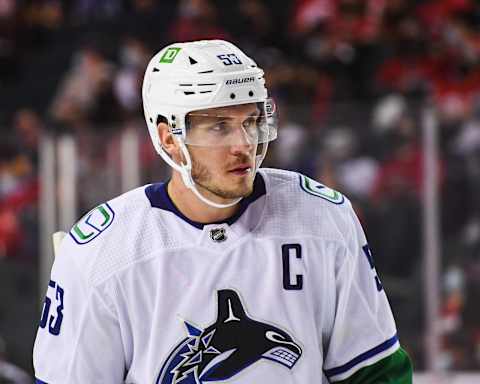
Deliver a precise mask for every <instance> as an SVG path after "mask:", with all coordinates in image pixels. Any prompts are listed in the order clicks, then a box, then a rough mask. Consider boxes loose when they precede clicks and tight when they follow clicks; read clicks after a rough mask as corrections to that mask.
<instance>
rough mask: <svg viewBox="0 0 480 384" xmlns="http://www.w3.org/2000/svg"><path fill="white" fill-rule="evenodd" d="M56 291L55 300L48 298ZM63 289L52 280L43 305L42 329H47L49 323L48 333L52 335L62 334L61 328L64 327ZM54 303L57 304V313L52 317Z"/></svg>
mask: <svg viewBox="0 0 480 384" xmlns="http://www.w3.org/2000/svg"><path fill="white" fill-rule="evenodd" d="M50 288H52V290H53V289H54V290H55V295H54V298H53V300H52V299H51V298H50V297H48V294H49V292H50V291H51V289H50ZM63 294H64V291H63V288H62V287H60V285H58V284H57V283H56V282H55V281H52V280H50V282H49V283H48V290H47V296H45V302H44V303H43V311H42V317H41V319H40V324H39V326H40V328H45V327H46V326H47V323H48V332H50V333H51V334H52V335H55V336H57V335H59V334H60V328H61V327H62V321H63V312H62V311H63ZM52 302H55V304H56V311H55V314H54V315H50V317H49V314H50V307H51V305H52Z"/></svg>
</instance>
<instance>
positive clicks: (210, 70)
mask: <svg viewBox="0 0 480 384" xmlns="http://www.w3.org/2000/svg"><path fill="white" fill-rule="evenodd" d="M203 73H213V69H209V70H208V71H201V72H198V74H199V75H201V74H203Z"/></svg>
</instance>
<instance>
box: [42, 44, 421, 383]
mask: <svg viewBox="0 0 480 384" xmlns="http://www.w3.org/2000/svg"><path fill="white" fill-rule="evenodd" d="M264 84H265V81H264V78H263V71H262V70H261V69H260V68H258V67H257V65H256V64H255V63H254V61H253V60H251V59H250V58H249V57H247V56H246V55H245V54H244V53H243V52H242V51H241V50H239V49H238V48H237V47H236V46H234V45H233V44H231V43H228V42H225V41H219V40H212V41H198V42H189V43H179V44H172V45H170V46H168V47H166V48H164V49H162V50H161V51H160V52H159V53H158V54H156V55H155V56H154V57H153V58H152V59H151V61H150V63H149V65H148V67H147V69H146V73H145V78H144V83H143V103H144V112H145V118H146V122H147V125H148V129H149V132H150V135H151V138H152V142H153V145H154V146H155V149H156V150H157V152H158V153H159V154H160V155H161V156H162V158H163V159H164V160H165V161H166V162H167V163H168V164H169V165H170V166H171V167H172V168H173V174H172V177H171V179H170V180H169V181H167V182H165V183H158V184H151V185H147V186H143V187H141V188H138V189H135V190H133V191H130V192H128V193H126V194H123V195H121V196H119V197H117V198H115V199H113V200H111V201H109V202H107V203H104V204H101V205H99V206H98V207H96V208H94V209H93V210H92V211H90V212H89V213H88V214H86V215H85V216H84V217H83V218H82V219H80V221H79V222H78V223H76V224H75V225H74V226H73V228H72V229H71V231H70V232H69V235H68V236H66V238H65V239H64V240H63V241H62V244H61V246H60V249H59V253H58V255H57V257H56V259H55V263H54V266H53V269H52V274H51V280H50V283H49V285H48V289H47V295H46V299H45V304H44V307H43V313H42V315H41V319H40V327H39V330H38V335H37V339H36V342H35V347H34V367H35V373H36V377H37V383H49V384H65V383H68V384H80V383H89V384H93V383H102V384H119V383H129V384H134V383H135V384H147V383H150V384H201V383H207V382H208V383H211V382H222V383H231V384H236V383H238V384H240V383H242V384H245V383H249V384H252V383H256V384H273V383H282V384H289V383H302V384H305V383H331V382H340V383H362V384H367V383H405V384H406V383H411V380H412V379H411V375H412V373H411V364H410V360H409V358H408V356H407V355H406V353H405V352H404V351H403V350H402V348H401V347H400V344H399V340H398V336H397V331H396V327H395V323H394V319H393V316H392V312H391V310H390V307H389V304H388V301H387V297H386V295H385V291H384V289H383V287H382V284H381V282H380V280H379V278H378V276H377V275H376V271H375V268H374V264H373V258H372V253H371V251H370V248H369V246H368V244H367V240H366V238H365V235H364V233H363V230H362V228H361V226H360V224H359V222H358V220H357V218H356V216H355V214H354V212H353V210H352V206H351V204H350V202H349V201H348V199H347V198H346V197H344V196H343V195H342V194H340V193H339V192H336V191H334V190H332V189H330V188H328V187H326V186H324V185H322V184H320V183H318V182H316V181H314V180H312V179H310V178H308V177H305V176H303V175H300V174H297V173H292V172H286V171H282V170H274V169H262V168H260V164H261V163H262V160H263V158H264V157H265V154H266V152H267V146H268V143H269V142H270V141H272V140H274V139H275V138H276V135H277V126H276V114H277V111H276V109H275V105H274V103H273V102H272V101H271V100H270V99H268V96H267V90H266V88H265V85H264Z"/></svg>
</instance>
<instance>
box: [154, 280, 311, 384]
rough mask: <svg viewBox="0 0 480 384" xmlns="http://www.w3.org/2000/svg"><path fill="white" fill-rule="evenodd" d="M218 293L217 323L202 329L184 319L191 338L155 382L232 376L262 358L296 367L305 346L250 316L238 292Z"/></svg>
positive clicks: (198, 383) (191, 383)
mask: <svg viewBox="0 0 480 384" xmlns="http://www.w3.org/2000/svg"><path fill="white" fill-rule="evenodd" d="M217 294H218V315H217V320H216V322H215V323H214V324H212V325H210V326H208V327H207V328H205V329H201V328H199V327H196V326H194V325H192V324H191V323H188V322H186V321H185V327H186V329H187V333H188V337H187V338H186V339H184V340H182V341H181V342H180V343H179V344H178V345H177V346H176V347H175V348H174V350H173V352H172V353H171V354H170V356H169V357H168V358H167V360H166V361H165V363H164V364H163V367H162V369H161V371H160V374H159V376H158V379H157V383H156V384H203V383H207V382H208V383H209V382H216V381H223V380H228V379H230V378H231V377H233V376H235V375H236V374H238V373H240V372H241V371H243V370H244V369H246V368H247V367H248V366H250V365H252V364H254V363H256V362H257V361H259V360H260V359H262V358H263V359H267V360H270V361H273V362H275V363H279V364H281V365H283V366H285V367H287V368H289V369H292V368H293V367H294V365H295V363H296V362H297V361H298V359H299V358H300V356H301V355H302V349H301V348H300V346H299V345H298V344H297V343H296V342H295V341H294V340H293V339H292V337H291V336H290V335H289V334H288V333H287V332H285V331H283V330H281V329H279V328H277V327H275V326H273V325H271V324H267V323H263V322H260V321H257V320H254V319H252V318H251V317H249V316H248V315H247V313H246V312H245V309H244V306H243V304H242V302H241V300H240V297H239V295H238V294H237V293H236V292H235V291H233V290H231V289H224V290H220V291H218V292H217Z"/></svg>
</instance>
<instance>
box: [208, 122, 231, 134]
mask: <svg viewBox="0 0 480 384" xmlns="http://www.w3.org/2000/svg"><path fill="white" fill-rule="evenodd" d="M208 131H209V132H212V133H215V134H227V133H228V131H229V127H228V124H227V122H226V121H219V122H217V123H215V124H214V125H211V126H210V127H209V128H208Z"/></svg>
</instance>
